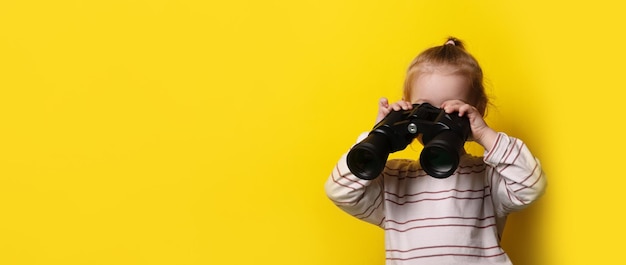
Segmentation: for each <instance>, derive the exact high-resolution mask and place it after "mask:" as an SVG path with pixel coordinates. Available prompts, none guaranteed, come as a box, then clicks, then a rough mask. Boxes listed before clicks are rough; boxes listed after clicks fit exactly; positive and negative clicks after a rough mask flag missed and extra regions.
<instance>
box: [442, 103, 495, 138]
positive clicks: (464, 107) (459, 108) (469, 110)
mask: <svg viewBox="0 0 626 265" xmlns="http://www.w3.org/2000/svg"><path fill="white" fill-rule="evenodd" d="M441 108H442V109H443V110H445V111H446V113H453V112H459V116H467V118H468V119H469V121H470V128H471V129H472V135H471V136H470V138H471V139H472V140H474V141H476V142H477V143H479V144H480V145H482V146H483V147H484V148H485V150H491V148H493V145H494V144H495V141H496V138H497V137H498V134H497V133H496V131H494V130H493V129H491V128H490V127H489V126H488V125H487V123H485V120H484V119H483V117H482V115H481V114H480V112H478V109H476V107H474V106H472V105H470V104H467V103H465V102H463V101H460V100H456V99H454V100H448V101H445V102H444V103H443V104H441Z"/></svg>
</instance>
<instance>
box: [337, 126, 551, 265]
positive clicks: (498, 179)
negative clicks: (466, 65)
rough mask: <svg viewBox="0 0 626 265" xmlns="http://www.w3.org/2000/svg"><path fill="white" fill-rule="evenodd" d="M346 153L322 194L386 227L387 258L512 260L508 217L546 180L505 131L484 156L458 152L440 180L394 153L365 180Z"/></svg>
mask: <svg viewBox="0 0 626 265" xmlns="http://www.w3.org/2000/svg"><path fill="white" fill-rule="evenodd" d="M364 136H365V135H362V136H361V137H360V140H362V139H363V138H364ZM346 155H347V153H346V154H344V155H343V156H342V157H341V158H340V160H339V162H338V164H337V166H336V167H335V168H334V169H333V171H332V173H331V176H330V177H329V178H328V180H327V182H326V186H325V188H326V193H327V195H328V197H329V198H330V199H331V200H332V201H333V202H334V203H335V204H336V205H337V206H339V207H340V208H341V209H342V210H344V211H345V212H347V213H349V214H351V215H353V216H354V217H356V218H359V219H361V220H363V221H366V222H369V223H372V224H375V225H377V226H380V227H381V228H383V229H384V230H385V247H386V264H437V265H442V264H511V261H510V260H509V258H508V256H507V254H506V253H505V252H504V250H503V249H502V248H501V247H500V238H501V235H502V232H503V229H504V224H505V222H506V217H507V215H508V214H509V213H511V212H513V211H517V210H521V209H523V208H525V207H526V206H528V205H529V204H530V203H532V202H533V201H535V200H536V199H537V198H538V197H539V196H541V194H543V192H544V189H545V186H546V178H545V176H544V173H543V171H542V169H541V165H540V163H539V161H538V160H537V159H536V158H535V157H534V156H533V155H532V154H531V153H530V151H529V150H528V148H527V147H526V145H524V143H523V142H522V141H521V140H519V139H516V138H514V137H510V136H507V135H506V134H504V133H498V137H497V140H496V143H495V145H494V147H493V148H492V150H490V151H489V152H485V155H484V156H483V157H476V156H472V155H469V154H466V155H464V156H462V157H461V161H460V163H459V164H460V166H459V167H458V168H457V170H456V172H455V173H454V174H453V175H452V176H450V177H448V178H445V179H436V178H433V177H430V176H428V175H427V174H426V172H424V170H423V169H422V168H421V167H420V165H419V162H418V161H415V160H406V159H392V160H389V161H387V164H386V166H385V169H384V171H383V172H382V173H381V175H380V176H379V177H378V178H376V179H374V180H363V179H360V178H358V177H356V176H355V175H353V174H352V173H351V172H350V171H349V169H348V166H347V164H346Z"/></svg>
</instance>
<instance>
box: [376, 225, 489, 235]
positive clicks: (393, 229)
mask: <svg viewBox="0 0 626 265" xmlns="http://www.w3.org/2000/svg"><path fill="white" fill-rule="evenodd" d="M492 226H496V224H495V223H493V224H490V225H486V226H478V225H463V224H445V225H422V226H413V227H409V228H407V229H404V230H401V229H397V228H385V230H391V231H396V232H400V233H404V232H406V231H409V230H414V229H421V228H432V227H473V228H478V229H485V228H489V227H492Z"/></svg>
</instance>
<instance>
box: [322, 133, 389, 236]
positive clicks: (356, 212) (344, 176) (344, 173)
mask: <svg viewBox="0 0 626 265" xmlns="http://www.w3.org/2000/svg"><path fill="white" fill-rule="evenodd" d="M365 136H366V135H365ZM363 138H364V135H361V137H359V141H360V140H362V139H363ZM346 157H347V153H345V154H343V155H342V156H341V158H340V159H339V162H338V163H337V165H336V166H335V168H334V169H333V170H332V173H331V174H330V177H329V178H328V180H327V181H326V185H325V190H326V194H327V195H328V198H330V200H331V201H332V202H333V203H334V204H335V205H337V206H338V207H339V208H341V209H342V210H343V211H345V212H347V213H349V214H351V215H353V216H354V217H356V218H359V219H361V220H364V221H366V222H369V223H372V224H375V225H378V226H381V225H382V223H383V221H384V214H383V205H384V204H383V200H384V198H383V181H382V177H378V178H376V179H374V180H363V179H360V178H358V177H357V176H355V175H354V174H352V172H350V170H349V168H348V164H347V162H346Z"/></svg>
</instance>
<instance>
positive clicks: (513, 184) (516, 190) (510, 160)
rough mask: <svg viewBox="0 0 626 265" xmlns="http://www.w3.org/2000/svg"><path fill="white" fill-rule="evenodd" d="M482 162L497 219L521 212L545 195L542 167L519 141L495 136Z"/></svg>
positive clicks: (501, 134) (502, 135)
mask: <svg viewBox="0 0 626 265" xmlns="http://www.w3.org/2000/svg"><path fill="white" fill-rule="evenodd" d="M484 161H485V163H486V164H487V165H489V167H488V171H487V175H486V177H487V178H488V181H489V183H490V186H491V189H492V194H493V196H494V204H495V207H496V212H497V213H498V215H500V216H505V215H506V214H508V213H510V212H514V211H518V210H521V209H523V208H525V207H527V206H528V205H529V204H530V203H532V202H533V201H535V200H536V199H538V198H539V197H540V196H541V195H542V194H543V193H544V191H545V188H546V184H547V183H546V177H545V174H544V172H543V170H542V168H541V163H540V162H539V160H538V159H537V158H535V157H534V156H533V155H532V154H531V153H530V150H529V149H528V148H527V146H526V145H525V144H524V143H523V142H522V141H521V140H520V139H517V138H514V137H510V136H508V135H506V134H504V133H498V137H497V139H496V143H495V145H494V147H493V148H492V150H490V151H489V152H487V153H486V154H485V156H484Z"/></svg>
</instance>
